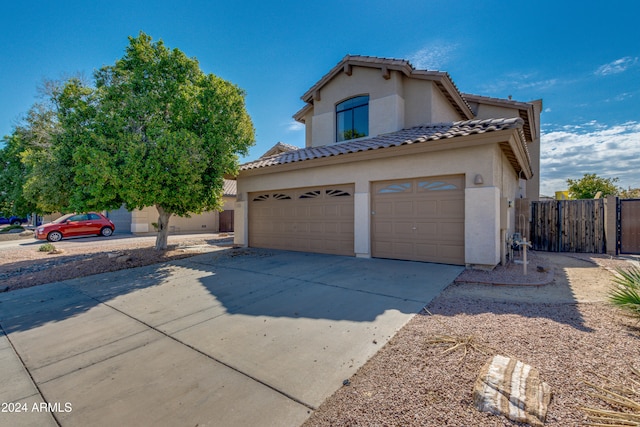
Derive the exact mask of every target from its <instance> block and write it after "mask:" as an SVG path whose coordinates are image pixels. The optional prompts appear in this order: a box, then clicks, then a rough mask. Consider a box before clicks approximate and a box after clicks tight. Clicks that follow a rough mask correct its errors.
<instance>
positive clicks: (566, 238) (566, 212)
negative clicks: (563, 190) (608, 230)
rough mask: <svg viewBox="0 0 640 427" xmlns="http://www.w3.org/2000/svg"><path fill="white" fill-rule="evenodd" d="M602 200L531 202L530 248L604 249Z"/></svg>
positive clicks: (602, 250) (603, 207) (552, 250)
mask: <svg viewBox="0 0 640 427" xmlns="http://www.w3.org/2000/svg"><path fill="white" fill-rule="evenodd" d="M604 212H605V201H604V199H594V200H549V201H538V202H532V203H531V242H532V245H533V249H535V250H540V251H549V252H585V253H605V252H606V240H605V215H604Z"/></svg>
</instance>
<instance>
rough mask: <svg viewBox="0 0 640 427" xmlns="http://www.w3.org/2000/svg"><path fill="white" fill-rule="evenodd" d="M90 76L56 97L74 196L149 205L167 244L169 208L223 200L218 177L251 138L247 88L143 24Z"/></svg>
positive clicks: (193, 208) (89, 202) (95, 204)
mask: <svg viewBox="0 0 640 427" xmlns="http://www.w3.org/2000/svg"><path fill="white" fill-rule="evenodd" d="M95 78H96V81H95V90H94V91H92V92H91V91H86V90H85V89H86V88H84V87H82V86H81V85H78V84H77V82H75V83H73V82H72V83H70V84H68V85H67V86H66V87H65V90H68V92H69V94H68V95H69V96H68V97H67V98H65V100H66V101H68V102H69V104H68V105H65V104H64V103H63V104H62V105H61V111H62V113H63V117H64V118H63V120H61V124H62V128H63V129H64V132H63V134H64V135H63V138H65V144H62V146H64V147H69V146H73V147H74V148H73V154H72V158H73V165H74V166H73V168H72V169H73V179H74V192H73V195H72V196H71V200H72V204H73V206H74V207H76V208H99V207H101V208H108V207H114V205H117V204H119V203H122V202H124V203H125V204H126V206H127V208H128V209H134V208H138V209H141V208H144V207H147V206H155V207H156V208H157V210H158V213H159V218H158V222H157V224H158V237H157V240H156V249H159V250H164V249H166V247H167V235H168V230H169V219H170V217H171V216H172V215H178V216H188V215H189V214H190V213H201V212H203V211H204V210H213V209H219V208H220V207H221V199H222V193H223V183H224V181H223V178H224V176H225V175H227V174H229V175H232V174H235V173H236V172H237V167H238V154H247V152H248V149H249V147H250V146H251V145H252V144H253V143H254V129H253V124H252V122H251V119H250V117H249V115H248V114H247V112H246V108H245V102H244V95H245V94H244V92H243V91H242V90H241V89H239V88H238V87H237V86H235V85H233V84H232V83H230V82H227V81H225V80H223V79H221V78H219V77H216V76H215V75H212V74H205V73H203V72H202V71H201V70H200V67H199V64H198V61H197V60H196V59H194V58H188V57H187V56H186V55H185V54H184V53H183V52H181V51H180V50H178V49H169V48H167V47H166V46H165V45H164V44H163V42H162V41H157V42H153V41H152V39H151V37H149V36H148V35H146V34H144V33H140V34H139V36H138V37H135V38H134V37H130V38H129V46H128V47H127V48H126V51H125V55H124V56H123V57H122V58H121V59H119V60H117V61H116V63H115V65H111V66H105V67H103V68H101V69H100V70H98V71H97V72H96V75H95ZM74 84H75V87H73V85H74ZM67 107H68V108H67Z"/></svg>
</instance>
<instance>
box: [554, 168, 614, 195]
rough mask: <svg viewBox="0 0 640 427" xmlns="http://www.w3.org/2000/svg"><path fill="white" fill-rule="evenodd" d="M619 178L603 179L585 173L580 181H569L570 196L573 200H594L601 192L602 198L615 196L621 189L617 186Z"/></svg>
mask: <svg viewBox="0 0 640 427" xmlns="http://www.w3.org/2000/svg"><path fill="white" fill-rule="evenodd" d="M618 181H619V179H618V178H602V177H599V176H598V175H596V174H595V173H585V174H584V176H583V177H582V178H580V179H567V184H568V185H569V196H570V197H571V198H572V199H593V198H594V197H595V196H596V194H597V193H598V192H599V191H600V192H602V193H601V196H602V197H605V196H611V195H613V196H615V195H616V194H618V192H619V191H620V189H619V188H618V187H617V186H616V185H615V184H616V182H618Z"/></svg>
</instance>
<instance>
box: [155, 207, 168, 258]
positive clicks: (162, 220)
mask: <svg viewBox="0 0 640 427" xmlns="http://www.w3.org/2000/svg"><path fill="white" fill-rule="evenodd" d="M156 209H158V214H159V216H158V236H157V237H156V250H157V251H166V250H167V238H168V237H169V218H170V217H171V213H170V212H167V211H165V210H164V209H163V208H162V206H160V205H156Z"/></svg>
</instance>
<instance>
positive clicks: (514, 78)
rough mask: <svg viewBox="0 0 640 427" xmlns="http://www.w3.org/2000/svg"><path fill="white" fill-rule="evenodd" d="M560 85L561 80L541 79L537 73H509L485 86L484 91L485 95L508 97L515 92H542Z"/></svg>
mask: <svg viewBox="0 0 640 427" xmlns="http://www.w3.org/2000/svg"><path fill="white" fill-rule="evenodd" d="M559 83H560V80H559V79H544V78H542V79H541V78H538V76H537V75H536V74H535V73H509V74H505V75H504V76H503V77H500V78H498V79H497V80H495V81H493V82H489V83H487V84H484V85H483V86H482V89H483V92H484V93H488V94H493V95H498V96H501V97H506V96H507V95H510V94H511V93H512V92H515V91H530V92H541V91H544V90H547V89H550V88H552V87H555V86H557V85H558V84H559Z"/></svg>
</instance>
